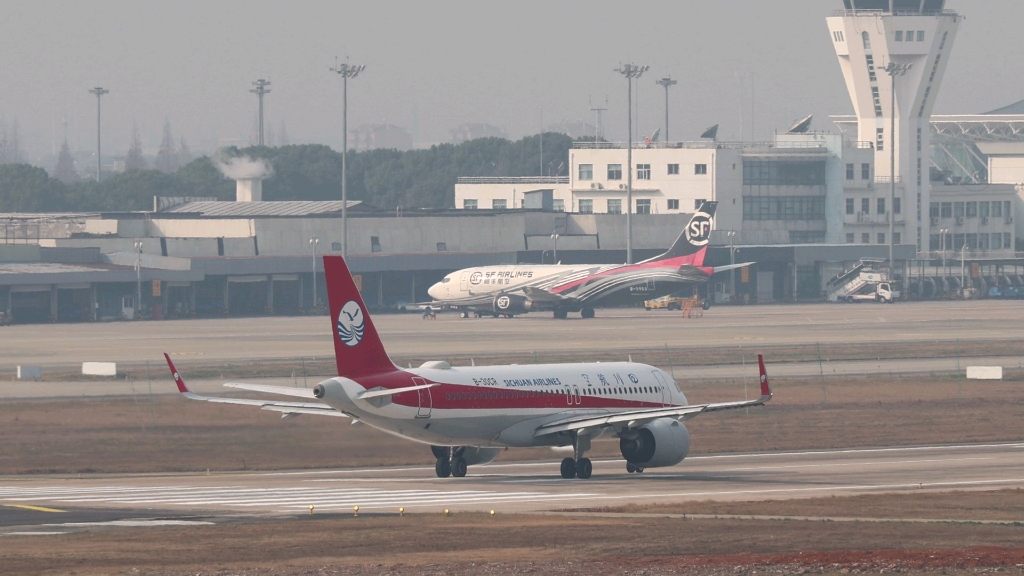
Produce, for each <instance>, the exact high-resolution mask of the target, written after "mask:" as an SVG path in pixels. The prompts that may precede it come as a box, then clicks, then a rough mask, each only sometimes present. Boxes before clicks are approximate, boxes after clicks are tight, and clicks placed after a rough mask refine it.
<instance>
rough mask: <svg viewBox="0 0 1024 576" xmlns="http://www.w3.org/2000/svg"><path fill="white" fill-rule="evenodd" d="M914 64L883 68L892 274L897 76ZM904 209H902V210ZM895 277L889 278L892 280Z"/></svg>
mask: <svg viewBox="0 0 1024 576" xmlns="http://www.w3.org/2000/svg"><path fill="white" fill-rule="evenodd" d="M913 66H914V65H913V64H896V63H895V62H892V61H890V62H889V64H887V65H886V66H885V68H882V71H883V72H885V73H886V74H888V75H889V80H890V82H889V83H890V84H892V100H891V102H890V103H891V104H892V116H891V118H890V119H891V120H892V125H891V127H890V132H889V274H890V276H893V275H895V262H894V261H893V251H894V247H895V244H894V242H893V235H894V229H895V225H896V224H895V222H896V78H897V77H899V76H903V75H904V74H906V73H907V71H908V70H910V69H911V68H912V67H913ZM901 211H902V210H901ZM892 279H893V278H889V280H892Z"/></svg>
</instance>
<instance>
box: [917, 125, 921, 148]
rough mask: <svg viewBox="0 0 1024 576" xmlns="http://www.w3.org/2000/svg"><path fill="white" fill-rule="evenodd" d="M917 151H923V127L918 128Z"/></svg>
mask: <svg viewBox="0 0 1024 576" xmlns="http://www.w3.org/2000/svg"><path fill="white" fill-rule="evenodd" d="M917 151H918V152H920V151H921V129H920V128H918V129H917Z"/></svg>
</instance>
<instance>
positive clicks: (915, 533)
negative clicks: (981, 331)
mask: <svg viewBox="0 0 1024 576" xmlns="http://www.w3.org/2000/svg"><path fill="white" fill-rule="evenodd" d="M1022 539H1024V528H1022V527H1014V526H992V525H978V524H928V525H922V524H906V523H882V524H864V523H845V522H844V523H827V522H826V523H823V522H806V521H805V522H797V521H742V520H710V519H709V520H680V519H665V518H643V519H630V518H594V517H579V516H574V517H554V516H536V515H507V516H506V515H498V516H496V517H488V516H485V515H482V514H466V515H456V516H453V517H444V516H442V515H440V514H437V515H408V516H406V517H404V518H399V517H395V516H389V517H366V516H364V517H360V518H352V517H347V516H346V517H341V516H338V517H331V518H324V517H317V516H313V517H309V518H306V517H300V518H296V519H291V520H280V521H242V522H237V523H229V524H222V525H216V526H198V527H188V528H151V529H144V530H131V531H129V530H108V531H97V532H86V533H78V534H67V535H61V536H48V537H45V540H41V539H40V537H38V536H36V537H18V536H8V537H5V538H4V540H3V546H2V547H0V566H2V567H3V572H4V573H16V574H21V573H36V574H43V573H61V574H63V573H68V572H71V571H74V572H75V573H79V574H92V573H111V572H120V571H128V570H131V571H141V572H149V571H152V570H160V571H171V572H172V573H192V574H194V573H196V572H198V571H200V570H203V571H205V573H210V572H216V571H226V572H229V573H237V572H239V571H242V570H251V569H264V570H267V569H274V572H273V573H275V574H314V573H315V574H320V573H332V571H331V570H329V567H341V571H342V573H354V572H352V571H350V570H352V569H353V568H357V567H361V570H360V571H359V572H358V573H363V572H362V570H367V571H368V572H369V573H372V572H374V571H380V572H383V571H385V566H396V565H400V566H401V567H403V568H404V570H402V571H400V572H401V573H410V574H416V573H430V574H436V573H439V572H438V569H439V568H440V567H446V566H451V567H452V568H451V569H444V570H443V571H442V572H448V571H455V572H460V573H474V572H487V573H494V572H491V571H490V570H485V568H487V567H488V566H495V565H502V564H503V565H506V566H508V565H510V564H512V565H514V564H515V563H525V564H526V565H529V566H533V567H534V568H535V570H534V571H535V572H536V573H548V572H551V571H552V570H550V569H548V570H545V569H544V567H545V566H547V567H548V568H554V567H555V566H565V565H567V564H568V563H575V564H576V565H577V568H579V567H581V566H582V567H586V566H587V563H593V564H592V568H593V567H596V566H608V567H616V568H618V569H617V570H616V572H618V571H619V570H621V569H622V568H623V567H628V566H634V567H636V566H640V565H642V566H645V567H650V568H651V569H652V570H657V571H658V573H664V572H662V571H661V570H660V569H659V567H661V568H673V567H674V568H680V567H686V566H691V567H692V566H718V565H722V564H725V565H726V566H728V567H729V568H730V569H731V568H732V567H733V566H734V565H739V566H750V565H753V566H758V565H761V564H769V563H770V564H795V565H797V566H799V565H800V564H802V563H804V564H806V563H808V562H821V561H822V559H831V560H832V561H833V562H835V563H851V562H855V563H859V562H864V563H865V564H864V565H865V566H868V565H871V563H872V562H873V561H875V560H877V559H879V558H882V559H883V560H885V562H889V561H892V560H893V559H895V560H897V561H898V560H899V559H904V558H913V557H915V556H917V557H920V556H923V557H924V558H930V559H931V560H925V561H926V562H927V561H931V562H933V563H934V564H938V565H940V566H948V567H957V566H963V565H964V564H963V562H964V560H965V558H971V557H974V556H975V555H977V556H978V557H979V560H978V562H980V565H986V566H1003V567H1010V568H1012V567H1014V565H1015V564H1017V563H1024V549H1022V548H1020V545H1021V542H1022ZM981 547H984V548H981ZM864 551H872V552H864ZM877 551H883V552H877ZM919 551H928V553H927V554H920V553H919ZM981 551H984V552H981ZM805 555H806V556H805ZM981 556H984V558H981ZM801 559H803V560H801ZM886 559H887V560H886ZM471 563H475V564H476V566H475V567H474V566H473V565H472V564H471ZM884 565H885V564H883V566H884ZM968 565H970V564H968ZM325 567H326V568H325ZM346 567H347V568H346ZM538 567H539V568H540V570H536V568H538ZM833 569H835V568H833ZM876 570H877V568H876ZM598 571H599V572H604V571H607V568H605V569H598ZM515 572H517V571H516V570H502V571H500V572H498V573H503V574H504V573H515ZM590 572H591V573H593V572H594V570H593V569H592V570H590ZM568 573H572V574H577V573H587V571H585V570H584V571H579V570H574V571H570V572H568ZM620 573H621V572H620Z"/></svg>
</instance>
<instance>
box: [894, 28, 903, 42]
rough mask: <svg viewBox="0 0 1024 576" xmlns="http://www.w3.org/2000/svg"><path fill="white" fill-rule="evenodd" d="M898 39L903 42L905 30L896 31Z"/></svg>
mask: <svg viewBox="0 0 1024 576" xmlns="http://www.w3.org/2000/svg"><path fill="white" fill-rule="evenodd" d="M896 41H897V42H903V30H897V31H896Z"/></svg>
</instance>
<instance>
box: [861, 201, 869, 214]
mask: <svg viewBox="0 0 1024 576" xmlns="http://www.w3.org/2000/svg"><path fill="white" fill-rule="evenodd" d="M860 211H861V212H863V213H865V214H870V213H871V198H861V199H860Z"/></svg>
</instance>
